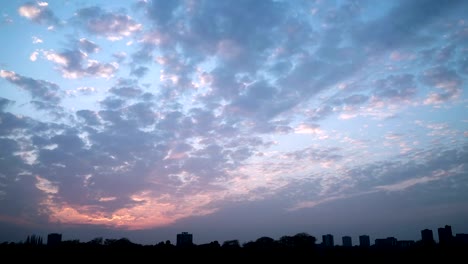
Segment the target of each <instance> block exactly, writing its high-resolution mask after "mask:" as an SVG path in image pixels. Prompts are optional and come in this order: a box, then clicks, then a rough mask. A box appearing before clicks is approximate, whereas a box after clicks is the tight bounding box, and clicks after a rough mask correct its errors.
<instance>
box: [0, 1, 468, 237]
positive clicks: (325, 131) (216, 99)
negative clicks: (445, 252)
mask: <svg viewBox="0 0 468 264" xmlns="http://www.w3.org/2000/svg"><path fill="white" fill-rule="evenodd" d="M466 10H468V2H467V1H457V0H454V1H439V0H421V1H420V0H409V1H408V0H402V1H372V0H363V1H334V0H327V1H325V0H316V1H301V0H293V1H281V0H271V1H269V0H219V1H218V0H216V1H215V0H205V1H203V0H171V1H165V0H163V1H156V0H153V1H151V0H134V1H91V0H79V1H66V0H65V1H63V0H60V1H58V0H57V1H48V2H45V1H29V2H28V1H13V0H12V1H2V2H1V3H0V16H1V17H0V41H1V51H0V240H1V241H11V242H19V241H24V240H25V239H26V237H27V236H28V235H31V234H36V235H41V236H44V237H46V236H47V234H48V233H62V235H63V239H64V240H74V239H78V240H80V241H82V242H87V241H90V240H91V239H93V238H96V237H104V238H123V237H125V238H128V239H130V240H131V241H132V242H135V243H140V244H156V243H159V242H161V241H166V240H170V241H171V242H172V243H175V240H176V234H177V233H180V232H189V233H192V234H193V239H194V243H196V244H202V243H209V242H211V241H215V240H217V241H219V242H220V243H221V242H223V241H227V240H234V239H237V240H239V241H240V242H241V243H244V242H248V241H252V240H255V239H257V238H259V237H262V236H268V237H271V238H274V239H278V238H280V237H281V236H284V235H294V234H296V233H300V232H306V233H308V234H310V235H313V236H315V237H316V238H317V242H321V239H322V235H324V234H332V235H334V237H335V243H336V244H341V236H344V235H349V236H351V237H352V239H353V243H354V244H357V243H358V236H359V235H363V234H366V235H369V236H370V238H371V241H374V239H376V238H385V237H389V236H394V237H396V238H397V239H400V240H404V239H410V240H419V239H420V238H421V233H420V231H421V230H423V229H425V228H429V229H432V230H433V232H434V236H435V238H436V240H437V237H438V236H437V228H438V227H442V226H444V225H446V224H447V225H451V226H452V230H453V233H454V234H456V233H468V115H466V113H467V112H468V111H467V108H468V104H467V99H468V96H467V94H466V90H467V81H468V13H467V12H466Z"/></svg>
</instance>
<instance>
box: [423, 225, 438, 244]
mask: <svg viewBox="0 0 468 264" xmlns="http://www.w3.org/2000/svg"><path fill="white" fill-rule="evenodd" d="M421 242H422V243H423V244H424V245H432V244H434V243H435V242H434V235H433V234H432V230H430V229H424V230H421Z"/></svg>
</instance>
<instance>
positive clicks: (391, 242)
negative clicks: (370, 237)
mask: <svg viewBox="0 0 468 264" xmlns="http://www.w3.org/2000/svg"><path fill="white" fill-rule="evenodd" d="M396 245H397V239H396V238H394V237H387V238H378V239H376V240H375V246H376V247H385V248H388V247H394V246H396Z"/></svg>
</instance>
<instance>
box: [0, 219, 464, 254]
mask: <svg viewBox="0 0 468 264" xmlns="http://www.w3.org/2000/svg"><path fill="white" fill-rule="evenodd" d="M438 231H439V236H440V238H441V241H440V242H439V243H437V242H435V241H434V238H433V234H432V230H430V229H423V230H421V239H420V240H418V241H412V240H398V239H397V238H395V237H385V238H375V239H374V243H373V244H371V243H370V241H371V239H370V237H369V236H368V235H360V236H359V244H358V245H354V246H353V245H352V238H351V237H350V236H343V237H342V241H343V243H342V245H335V243H334V237H333V235H332V234H326V235H323V236H322V242H321V243H317V239H316V238H315V237H314V236H312V235H310V234H308V233H305V232H303V233H298V234H295V235H292V236H289V235H285V236H282V237H281V238H279V239H277V240H275V239H273V238H270V237H267V236H264V237H260V238H258V239H256V240H255V241H249V242H246V243H243V244H241V243H240V242H239V241H238V240H236V239H232V240H226V241H224V242H223V243H222V244H220V243H219V242H218V241H212V242H210V243H206V244H199V245H197V244H194V243H193V234H191V233H189V232H181V233H179V234H177V236H176V238H177V243H176V245H173V244H172V243H171V242H170V241H169V240H167V241H165V242H163V241H161V242H159V243H156V244H154V245H140V244H136V243H133V242H131V241H130V240H129V239H127V238H120V239H104V238H102V237H97V238H95V239H92V240H90V241H88V242H80V241H79V240H65V241H62V234H59V233H50V234H49V235H48V236H47V243H46V244H44V243H43V240H42V237H40V236H37V235H31V236H28V237H27V238H26V240H25V241H24V242H23V241H21V242H18V243H13V242H9V243H8V242H4V243H2V244H0V249H1V251H0V252H3V255H4V256H15V257H16V258H18V260H20V259H22V258H25V257H26V256H28V255H30V254H34V255H36V256H41V257H51V256H53V255H55V254H58V253H63V252H66V253H67V254H68V253H70V252H72V253H73V254H75V253H78V252H79V254H78V255H76V256H77V260H78V259H81V258H83V260H84V259H85V258H87V257H91V256H93V257H94V258H101V257H103V258H106V259H107V260H121V257H123V256H125V257H129V256H133V257H136V259H135V260H138V259H140V258H141V259H142V260H143V258H144V257H151V256H160V257H171V258H172V259H174V260H182V259H187V260H188V259H191V260H194V259H196V258H202V259H203V260H206V261H210V260H213V261H215V260H216V259H217V258H225V259H229V260H245V259H252V258H257V257H261V258H262V259H263V260H271V261H273V260H280V259H283V260H294V259H298V260H299V259H300V258H302V257H307V258H315V259H317V260H344V259H348V260H352V259H353V258H356V259H360V260H362V261H364V262H367V260H369V261H371V260H372V259H373V260H376V258H377V259H379V260H382V261H384V260H385V261H405V260H412V259H418V260H434V259H437V258H447V257H448V258H455V257H460V256H465V257H466V253H465V252H466V250H468V234H463V233H459V234H456V235H452V232H451V226H449V225H446V226H444V227H441V228H439V229H438ZM441 235H442V236H441ZM445 261H447V259H445Z"/></svg>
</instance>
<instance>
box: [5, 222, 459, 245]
mask: <svg viewBox="0 0 468 264" xmlns="http://www.w3.org/2000/svg"><path fill="white" fill-rule="evenodd" d="M447 226H448V227H450V228H451V231H452V237H453V238H455V237H456V236H457V235H458V234H464V235H468V233H461V232H454V229H453V226H451V225H448V224H446V225H443V226H439V227H437V228H435V230H433V229H430V228H424V229H421V230H420V231H419V234H420V237H419V238H418V239H400V238H399V237H397V236H393V235H388V236H384V237H375V238H373V237H372V236H371V235H369V234H361V235H357V236H355V237H353V236H350V235H346V234H345V235H342V236H339V237H338V236H335V235H334V234H330V233H327V234H322V235H314V234H312V233H309V232H305V231H304V232H298V233H295V234H284V235H281V236H279V237H271V236H268V235H263V236H259V237H257V238H255V239H251V240H248V241H241V240H239V239H237V238H231V239H226V240H218V239H214V240H211V241H203V242H199V243H196V242H195V241H196V235H194V234H193V233H191V232H187V231H180V232H179V233H177V234H175V235H174V237H177V235H179V234H182V233H187V234H190V235H192V237H193V240H194V242H193V244H194V245H203V244H209V243H211V242H215V241H218V242H219V243H220V244H222V243H223V242H226V241H233V240H237V241H239V244H240V245H241V246H242V245H243V244H244V243H248V242H253V241H256V239H258V238H261V237H269V238H272V239H274V240H275V241H277V240H279V239H280V238H281V237H283V236H294V235H296V234H299V233H305V234H308V235H310V236H312V237H314V238H315V239H316V244H322V243H323V242H324V241H323V236H325V235H332V237H333V240H334V246H343V243H342V238H343V237H344V236H348V237H351V241H352V246H353V247H354V246H360V241H359V238H360V236H369V241H370V245H371V246H373V245H375V240H376V239H385V238H390V237H393V238H396V239H397V241H414V242H418V241H421V240H422V233H421V232H422V231H423V230H430V231H432V235H433V239H434V242H435V243H437V244H439V243H440V238H439V233H438V229H439V228H446V227H447ZM50 234H59V235H60V236H61V238H62V240H61V241H62V242H65V241H76V240H78V241H79V242H80V243H88V242H91V241H92V240H93V239H95V238H102V239H104V240H106V239H128V240H129V241H130V242H132V243H135V244H139V245H143V246H147V245H157V244H158V243H161V242H166V241H170V242H171V244H172V245H176V244H177V243H176V241H177V239H161V240H158V241H155V242H154V243H139V242H136V241H133V240H132V239H129V238H128V237H125V236H123V237H103V236H95V237H93V238H92V239H90V240H87V241H81V240H80V239H76V238H67V239H63V237H65V238H66V235H65V236H64V234H63V233H59V232H51V233H47V234H45V235H38V234H36V233H32V234H29V235H28V236H27V237H26V238H25V239H24V240H20V241H0V243H4V242H7V243H10V242H13V243H24V241H25V240H26V239H27V238H28V237H31V236H36V237H40V238H42V239H43V241H45V242H44V244H47V241H48V235H50ZM319 242H320V243H319Z"/></svg>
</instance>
